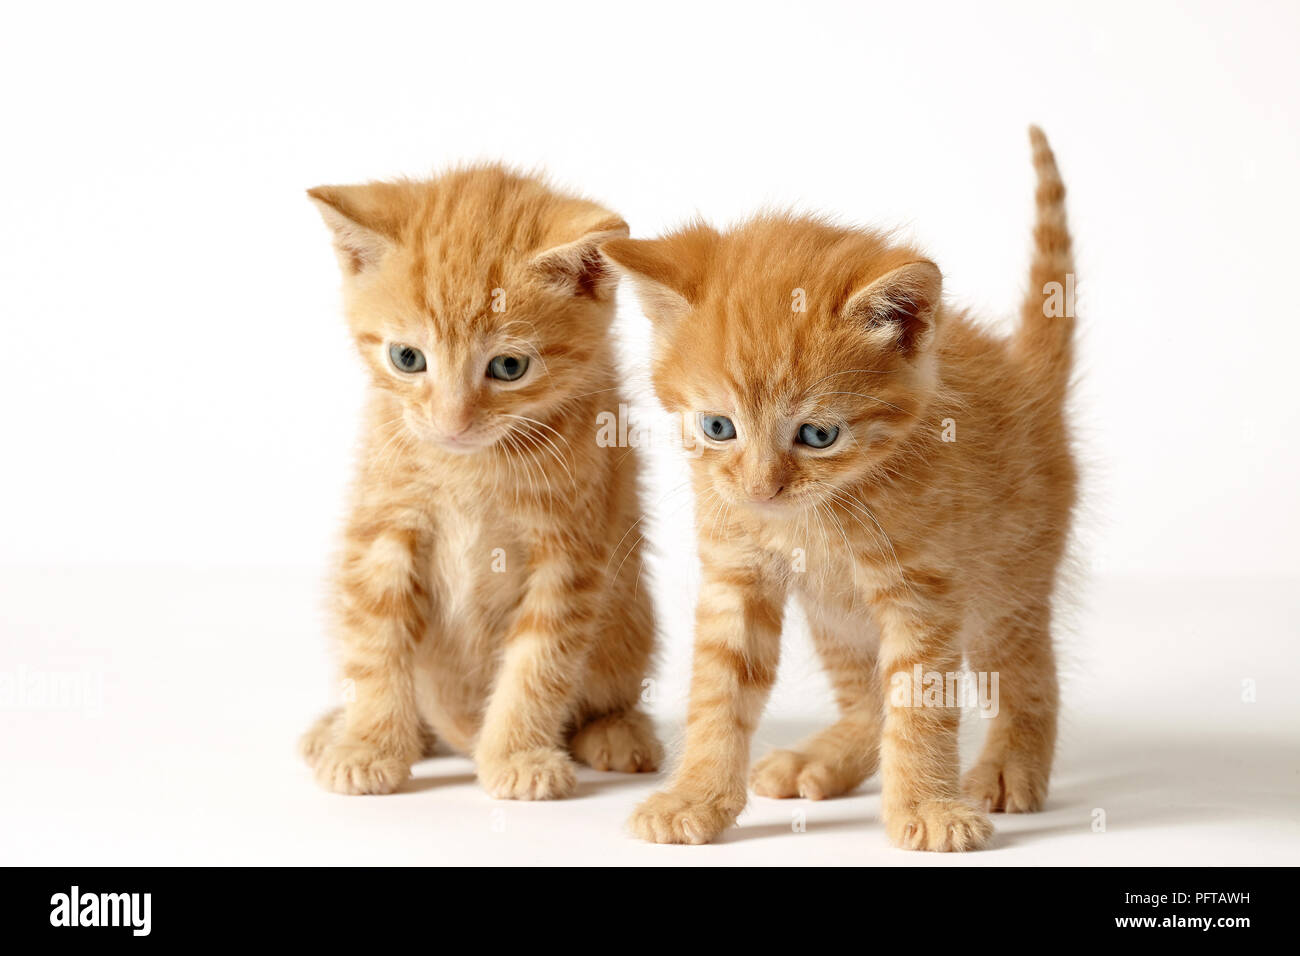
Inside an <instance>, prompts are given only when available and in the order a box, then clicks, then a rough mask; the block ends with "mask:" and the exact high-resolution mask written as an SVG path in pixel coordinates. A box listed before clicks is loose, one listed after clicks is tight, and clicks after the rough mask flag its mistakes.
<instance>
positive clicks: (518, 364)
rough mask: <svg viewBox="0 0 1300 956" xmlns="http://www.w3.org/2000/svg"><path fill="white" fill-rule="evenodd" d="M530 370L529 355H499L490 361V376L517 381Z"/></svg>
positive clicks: (505, 380) (507, 380)
mask: <svg viewBox="0 0 1300 956" xmlns="http://www.w3.org/2000/svg"><path fill="white" fill-rule="evenodd" d="M527 371H528V356H527V355H498V356H497V357H496V358H494V359H493V360H492V361H490V362H488V378H497V379H500V380H501V381H503V382H517V381H519V379H521V378H523V377H524V372H527Z"/></svg>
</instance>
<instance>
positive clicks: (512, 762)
mask: <svg viewBox="0 0 1300 956" xmlns="http://www.w3.org/2000/svg"><path fill="white" fill-rule="evenodd" d="M478 779H479V782H480V783H481V784H482V785H483V789H484V790H486V791H487V792H488V794H489V795H490V796H493V797H495V798H496V799H498V800H559V799H560V798H562V797H567V796H568V795H569V794H571V793H573V790H574V787H576V786H577V785H578V775H577V773H575V772H574V769H573V761H572V760H570V759H569V758H568V756H567V755H566V754H565V753H563V752H562V751H559V750H551V749H547V748H541V749H538V750H524V751H520V752H518V753H511V754H504V755H502V756H480V757H479V758H478Z"/></svg>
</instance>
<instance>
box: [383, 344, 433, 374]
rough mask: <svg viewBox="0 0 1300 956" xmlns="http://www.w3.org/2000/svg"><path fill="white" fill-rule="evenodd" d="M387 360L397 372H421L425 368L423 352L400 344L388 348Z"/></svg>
mask: <svg viewBox="0 0 1300 956" xmlns="http://www.w3.org/2000/svg"><path fill="white" fill-rule="evenodd" d="M388 358H389V360H390V361H391V362H392V363H393V368H395V369H397V370H398V371H399V372H423V371H424V370H425V368H426V367H427V366H426V365H425V361H424V353H423V352H421V351H420V350H419V349H417V348H414V347H412V346H410V345H402V344H401V343H400V342H398V343H395V344H393V345H390V346H389V347H388Z"/></svg>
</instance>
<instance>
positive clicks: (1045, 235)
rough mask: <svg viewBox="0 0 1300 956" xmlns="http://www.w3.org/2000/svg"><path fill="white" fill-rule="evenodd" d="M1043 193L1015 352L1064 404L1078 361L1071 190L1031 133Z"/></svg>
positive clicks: (1042, 140)
mask: <svg viewBox="0 0 1300 956" xmlns="http://www.w3.org/2000/svg"><path fill="white" fill-rule="evenodd" d="M1029 142H1030V144H1031V145H1032V146H1033V151H1034V171H1035V172H1036V173H1037V174H1038V189H1037V190H1036V191H1035V193H1034V206H1035V212H1036V214H1035V219H1034V254H1033V260H1032V262H1031V263H1030V266H1029V290H1028V291H1027V292H1026V294H1025V299H1024V303H1023V304H1022V305H1021V307H1020V329H1019V330H1018V331H1017V333H1016V337H1015V341H1014V349H1015V353H1016V355H1017V357H1018V358H1019V359H1020V360H1021V362H1023V364H1024V366H1025V368H1026V369H1027V370H1028V371H1029V373H1030V374H1031V375H1032V376H1033V377H1034V378H1035V379H1037V380H1038V381H1039V383H1041V385H1042V386H1043V387H1044V388H1046V389H1047V390H1048V392H1049V394H1050V395H1051V396H1052V397H1053V398H1055V399H1057V400H1063V399H1064V397H1065V392H1066V389H1067V387H1068V386H1069V382H1070V369H1071V366H1072V364H1073V360H1074V318H1075V317H1074V305H1075V294H1076V290H1075V275H1074V256H1073V254H1072V252H1071V249H1070V230H1069V226H1068V225H1067V223H1066V221H1065V184H1064V183H1063V182H1061V173H1060V170H1058V169H1057V168H1056V157H1055V156H1053V155H1052V148H1051V147H1050V146H1049V145H1048V144H1047V137H1046V136H1044V135H1043V131H1042V130H1041V129H1039V128H1038V127H1037V126H1031V127H1029Z"/></svg>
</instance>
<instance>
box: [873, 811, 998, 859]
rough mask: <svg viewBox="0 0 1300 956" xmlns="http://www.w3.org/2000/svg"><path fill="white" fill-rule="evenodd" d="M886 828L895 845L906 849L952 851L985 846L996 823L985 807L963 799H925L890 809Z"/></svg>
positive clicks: (886, 815) (890, 839)
mask: <svg viewBox="0 0 1300 956" xmlns="http://www.w3.org/2000/svg"><path fill="white" fill-rule="evenodd" d="M885 832H886V833H887V834H888V836H889V841H890V842H891V843H893V844H894V846H896V847H899V848H901V849H904V850H933V851H936V852H940V853H950V852H961V851H963V850H978V849H980V848H981V847H983V846H984V844H985V843H987V842H988V839H989V837H990V836H992V835H993V824H992V823H990V822H989V818H988V817H987V816H986V815H985V814H984V813H983V812H982V811H980V810H977V809H975V808H974V807H972V806H971V805H970V804H968V803H963V802H962V801H960V800H922V801H921V802H920V803H918V804H916V805H915V806H913V807H908V808H906V809H903V810H895V811H893V812H886V813H885Z"/></svg>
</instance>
